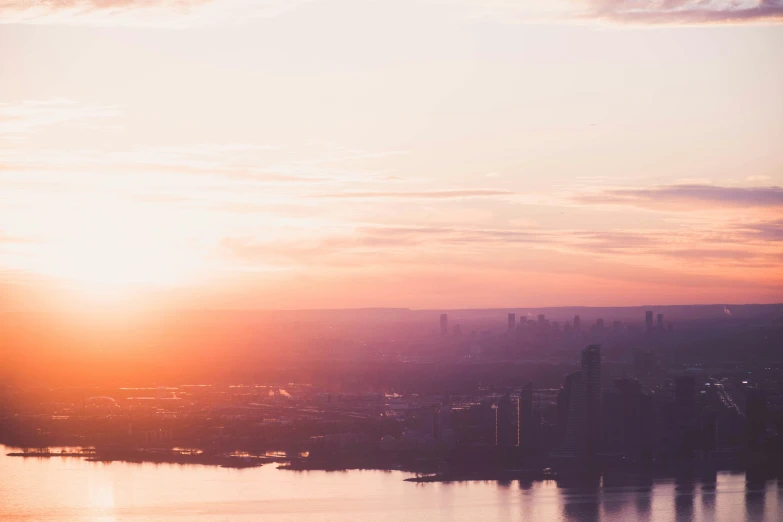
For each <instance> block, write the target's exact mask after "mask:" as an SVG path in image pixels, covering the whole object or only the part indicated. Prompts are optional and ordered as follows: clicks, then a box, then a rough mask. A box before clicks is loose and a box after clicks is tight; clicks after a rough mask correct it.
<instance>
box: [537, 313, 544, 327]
mask: <svg viewBox="0 0 783 522" xmlns="http://www.w3.org/2000/svg"><path fill="white" fill-rule="evenodd" d="M545 322H546V316H545V315H544V314H538V326H544V323H545Z"/></svg>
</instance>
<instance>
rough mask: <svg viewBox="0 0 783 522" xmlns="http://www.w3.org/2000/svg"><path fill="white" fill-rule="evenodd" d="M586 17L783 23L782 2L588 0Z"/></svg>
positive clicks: (647, 21)
mask: <svg viewBox="0 0 783 522" xmlns="http://www.w3.org/2000/svg"><path fill="white" fill-rule="evenodd" d="M586 4H587V13H586V15H585V17H586V18H591V19H595V18H597V19H603V20H608V21H613V22H622V23H636V24H678V25H679V24H716V23H747V22H774V23H780V22H783V1H781V0H733V1H723V0H587V2H586Z"/></svg>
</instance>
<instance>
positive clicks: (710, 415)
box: [702, 410, 718, 452]
mask: <svg viewBox="0 0 783 522" xmlns="http://www.w3.org/2000/svg"><path fill="white" fill-rule="evenodd" d="M702 444H703V449H704V451H707V452H710V451H715V450H716V449H717V447H718V416H717V415H716V413H715V411H713V410H709V411H707V412H706V413H705V414H704V419H703V420H702Z"/></svg>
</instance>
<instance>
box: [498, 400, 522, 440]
mask: <svg viewBox="0 0 783 522" xmlns="http://www.w3.org/2000/svg"><path fill="white" fill-rule="evenodd" d="M518 440H519V435H518V434H517V431H516V430H515V429H514V403H513V401H512V400H511V397H510V396H509V394H508V393H507V394H505V395H504V396H503V398H502V399H500V401H498V403H497V405H496V406H495V445H496V446H502V447H510V446H516V444H517V441H518Z"/></svg>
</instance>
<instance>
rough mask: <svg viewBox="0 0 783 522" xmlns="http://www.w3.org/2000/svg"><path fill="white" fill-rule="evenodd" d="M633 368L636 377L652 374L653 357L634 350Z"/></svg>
mask: <svg viewBox="0 0 783 522" xmlns="http://www.w3.org/2000/svg"><path fill="white" fill-rule="evenodd" d="M633 367H634V372H635V373H636V375H637V376H638V377H642V376H647V375H650V374H652V373H653V371H654V370H655V355H654V354H653V353H652V352H649V351H646V350H636V351H635V352H634V353H633Z"/></svg>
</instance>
